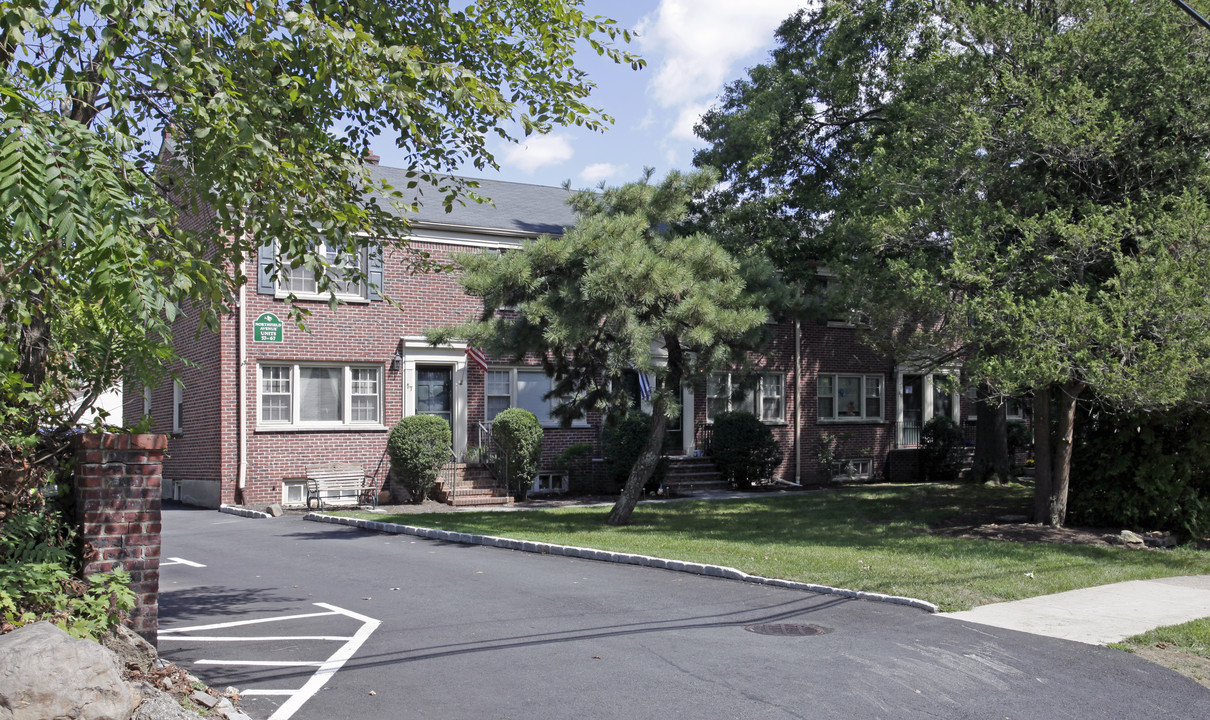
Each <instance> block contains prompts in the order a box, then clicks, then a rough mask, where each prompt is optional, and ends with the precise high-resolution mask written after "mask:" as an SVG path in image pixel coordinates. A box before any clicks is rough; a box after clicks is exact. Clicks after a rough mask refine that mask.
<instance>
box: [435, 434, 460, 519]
mask: <svg viewBox="0 0 1210 720" xmlns="http://www.w3.org/2000/svg"><path fill="white" fill-rule="evenodd" d="M447 449H448V450H449V451H450V459H449V460H446V461H445V462H444V463H443V464H442V466H441V473H440V475H439V476H438V477H440V476H441V475H444V474H445V472H446V469H447V468H448V470H449V473H450V475H449V477H450V493H449V500H450V505H453V504H454V500H455V499H457V497H458V453H456V452H454V448H452V447H447Z"/></svg>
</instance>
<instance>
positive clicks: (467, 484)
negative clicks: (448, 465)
mask: <svg viewBox="0 0 1210 720" xmlns="http://www.w3.org/2000/svg"><path fill="white" fill-rule="evenodd" d="M450 485H451V483H450V482H449V481H448V480H446V481H444V482H442V483H441V487H443V488H445V489H446V490H448V489H449V488H450ZM498 485H499V483H498V482H496V479H495V478H492V477H487V478H476V479H474V480H462V479H459V480H458V489H459V490H461V489H462V488H489V489H490V488H494V487H496V486H498Z"/></svg>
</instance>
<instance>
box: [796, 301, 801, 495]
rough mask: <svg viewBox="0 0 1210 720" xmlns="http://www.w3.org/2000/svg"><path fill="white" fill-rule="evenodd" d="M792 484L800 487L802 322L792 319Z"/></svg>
mask: <svg viewBox="0 0 1210 720" xmlns="http://www.w3.org/2000/svg"><path fill="white" fill-rule="evenodd" d="M794 483H795V484H796V485H802V321H801V320H799V318H798V317H797V316H796V317H795V318H794Z"/></svg>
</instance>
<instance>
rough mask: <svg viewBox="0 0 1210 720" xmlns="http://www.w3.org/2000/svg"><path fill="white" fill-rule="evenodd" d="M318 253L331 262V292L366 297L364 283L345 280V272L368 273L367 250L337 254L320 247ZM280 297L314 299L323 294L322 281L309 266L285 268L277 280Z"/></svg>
mask: <svg viewBox="0 0 1210 720" xmlns="http://www.w3.org/2000/svg"><path fill="white" fill-rule="evenodd" d="M318 252H319V254H321V255H323V256H324V257H326V258H327V260H328V270H327V272H328V276H329V277H330V278H331V279H332V285H331V289H332V291H333V292H335V293H336V296H337V297H344V298H350V299H351V298H365V297H367V294H366V284H365V281H364V280H362V281H357V280H348V279H345V271H346V270H350V269H351V270H354V271H359V272H360V273H361V274H362V275H363V276H365V275H366V274H368V272H369V266H368V263H367V261H366V257H367V255H366V250H365V249H364V248H363V249H360V250H357V251H355V252H336V251H335V250H330V249H328V248H327V247H326V246H323V245H320V247H319V249H318ZM277 290H278V294H279V295H287V294H294V295H296V296H299V297H315V296H317V295H319V294H320V292H319V282H318V281H317V280H316V277H315V273H314V272H312V271H311V269H310V268H307V267H296V268H291V267H284V268H282V271H281V275H280V276H279V278H278V281H277Z"/></svg>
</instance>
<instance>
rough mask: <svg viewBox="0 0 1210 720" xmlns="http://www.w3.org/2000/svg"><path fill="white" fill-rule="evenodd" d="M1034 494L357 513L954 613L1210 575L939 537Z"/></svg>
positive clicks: (1181, 563)
mask: <svg viewBox="0 0 1210 720" xmlns="http://www.w3.org/2000/svg"><path fill="white" fill-rule="evenodd" d="M1030 501H1031V499H1030V489H1029V488H1026V487H1022V486H1008V487H987V486H983V485H877V486H867V487H859V488H847V489H840V490H829V491H825V492H812V493H792V494H779V495H776V496H762V495H759V494H754V495H753V497H752V498H751V499H743V500H724V501H702V502H676V503H661V504H649V505H640V506H639V507H638V508H637V509H636V510H635V513H634V515H633V516H632V518H631V524H630V525H628V526H625V527H609V526H607V525H605V522H604V521H605V516H606V514H607V512H608V509H607V508H569V509H560V510H543V511H529V512H465V513H440V514H421V515H418V514H401V515H397V516H383V515H370V514H364V513H350V514H355V515H357V516H359V517H366V518H369V519H373V520H379V521H387V522H398V523H402V524H406V525H417V526H422V527H436V528H441V529H444V530H454V531H458V532H468V533H478V534H484V535H496V536H502V537H510V538H517V539H524V540H534V541H541V542H548V543H555V544H561V545H576V546H581V547H592V548H599V549H603V550H613V551H616V552H629V553H638V554H643V555H654V556H659V557H666V558H673V559H678V560H685V561H690V562H699V563H713V564H717V565H727V566H731V567H735V568H738V569H740V570H743V571H744V572H747V573H750V574H753V575H763V576H766V577H775V578H785V579H790V580H799V581H803V582H812V583H820V584H824V585H834V586H838V587H844V588H852V589H857V590H869V591H874V592H882V593H890V594H894V595H906V596H909V597H916V598H922V599H925V600H929V601H932V602H934V603H937V604H938V605H940V606H941V608H942V609H943V610H947V611H948V610H964V609H968V608H971V607H974V606H976V605H983V604H986V603H992V602H999V601H1002V600H1016V599H1020V598H1025V597H1031V596H1034V595H1043V594H1047V593H1054V592H1062V591H1064V590H1071V589H1075V588H1081V587H1090V586H1093V585H1102V584H1105V583H1112V582H1119V581H1123V580H1138V579H1145V578H1154V577H1164V576H1173V575H1193V574H1210V552H1206V551H1198V550H1194V549H1192V548H1191V547H1182V548H1176V549H1174V550H1169V551H1144V550H1127V549H1123V548H1116V547H1093V546H1082V545H1067V544H1057V543H1013V542H1003V541H993V540H971V539H961V538H953V537H946V536H941V535H934V534H931V533H929V532H928V529H929V528H930V527H931V526H935V525H937V524H939V523H946V522H957V521H959V520H961V519H962V518H969V520H970V521H971V522H972V523H973V522H976V521H987V520H994V519H995V517H996V516H998V515H1002V514H1004V513H1012V512H1019V513H1024V512H1025V511H1026V508H1027V507H1029V504H1030Z"/></svg>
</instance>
